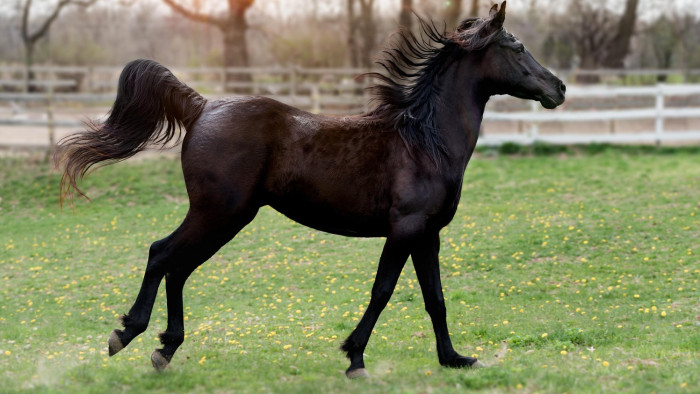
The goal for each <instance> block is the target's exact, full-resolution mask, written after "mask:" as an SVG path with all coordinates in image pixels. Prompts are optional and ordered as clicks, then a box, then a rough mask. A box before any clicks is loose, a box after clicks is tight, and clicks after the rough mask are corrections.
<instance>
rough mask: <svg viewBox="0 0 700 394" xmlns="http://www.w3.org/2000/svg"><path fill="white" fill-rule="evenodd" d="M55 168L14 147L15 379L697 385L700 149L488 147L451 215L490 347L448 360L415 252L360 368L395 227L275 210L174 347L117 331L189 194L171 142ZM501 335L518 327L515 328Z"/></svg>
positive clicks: (162, 319) (9, 283)
mask: <svg viewBox="0 0 700 394" xmlns="http://www.w3.org/2000/svg"><path fill="white" fill-rule="evenodd" d="M57 182H58V176H57V174H56V173H55V172H51V170H50V169H48V167H46V166H45V165H42V164H40V163H39V162H37V161H34V160H31V159H27V158H22V159H20V158H1V159H0V391H2V392H12V391H23V390H29V391H39V392H44V391H46V392H54V391H65V392H100V393H102V392H107V391H110V392H113V391H116V392H138V391H155V392H192V391H195V392H239V391H248V392H261V391H262V392H266V391H270V392H285V393H290V392H338V391H340V392H362V393H367V392H431V391H441V392H442V391H460V390H464V389H475V390H480V391H487V392H556V393H560V392H590V393H598V392H602V391H608V392H617V391H627V392H658V393H668V392H698V391H699V390H700V378H699V377H700V374H698V371H700V362H699V361H698V360H699V356H700V333H699V329H700V326H699V320H698V319H700V292H699V291H698V286H699V285H698V280H699V279H700V263H699V261H700V154H694V153H692V152H690V153H688V152H685V153H683V152H680V153H676V154H658V153H644V154H629V153H625V152H603V153H601V154H596V155H589V154H573V155H571V154H569V155H567V156H566V157H562V156H546V157H537V156H527V157H522V156H498V155H496V156H490V155H487V154H482V155H481V156H480V157H477V158H475V159H474V160H473V162H472V163H471V164H470V167H469V168H468V169H467V172H466V179H465V188H464V192H463V195H462V200H461V201H462V202H461V206H460V209H459V211H458V213H457V216H456V217H455V220H454V222H453V223H452V224H451V225H450V226H449V227H448V228H446V229H445V230H443V232H442V252H441V257H442V260H441V268H442V277H443V283H444V286H445V298H446V302H447V312H448V313H447V314H448V324H449V326H450V328H451V332H452V338H453V342H454V344H455V347H456V348H457V350H458V351H460V352H462V353H463V354H466V355H478V357H479V358H480V359H481V360H482V361H483V362H484V363H486V364H487V365H488V366H489V367H488V368H485V369H480V370H474V371H464V370H452V369H445V368H441V367H440V366H439V364H438V362H437V356H436V354H435V339H434V336H433V333H432V329H431V324H430V321H429V319H428V317H427V314H426V313H425V311H424V309H423V300H422V296H421V293H420V289H419V287H418V284H417V281H416V278H415V273H414V271H413V269H412V266H411V265H410V263H409V264H408V265H407V266H406V268H405V269H404V272H403V274H402V276H401V279H400V280H399V284H398V287H397V289H396V292H395V294H394V296H393V297H392V300H391V302H390V305H389V306H388V308H387V309H386V310H385V312H384V314H383V315H382V316H381V318H380V320H379V322H378V324H377V326H376V329H375V334H374V335H373V336H372V338H371V340H370V343H369V346H368V348H367V350H366V357H365V362H366V364H367V368H368V370H369V372H370V373H371V374H372V378H370V379H368V380H363V381H349V380H347V379H346V378H345V376H344V374H343V372H344V370H345V368H346V367H347V366H348V362H347V360H346V359H345V358H344V355H343V354H342V353H341V352H340V351H338V347H339V346H340V344H341V341H342V340H343V339H344V338H345V337H346V336H347V335H348V334H349V333H350V332H351V330H352V329H353V327H354V326H355V324H356V323H357V321H358V319H359V318H360V316H361V314H362V312H363V310H364V308H365V307H366V306H367V303H368V301H369V291H370V289H371V286H372V282H373V278H374V272H375V269H376V265H377V259H378V256H379V253H380V250H381V245H382V240H381V239H364V240H361V239H352V238H342V237H337V236H331V235H328V234H324V233H320V232H316V231H313V230H310V229H308V228H304V227H301V226H299V225H296V224H294V223H293V222H291V221H290V220H288V219H286V218H285V217H283V216H281V215H280V214H278V213H276V212H274V211H272V210H270V209H264V210H262V211H261V212H260V214H259V215H258V217H257V218H256V220H255V221H254V222H253V223H252V224H251V225H249V226H248V227H247V228H246V229H245V230H244V231H243V232H242V233H241V234H239V236H238V237H237V238H236V239H235V240H234V241H233V242H231V243H229V244H228V245H227V246H226V247H224V248H223V249H222V250H221V251H220V252H219V253H217V254H216V256H214V257H213V258H212V259H211V260H210V261H208V262H207V263H206V264H204V265H203V266H202V267H200V269H198V270H197V271H196V272H195V273H194V274H193V275H192V277H191V278H190V280H189V281H188V283H187V285H186V287H185V308H186V310H185V315H186V322H185V323H186V329H187V338H186V341H185V343H184V345H183V346H182V347H181V348H180V351H179V352H178V353H177V354H176V355H175V358H174V359H173V362H172V364H171V366H172V368H170V369H169V370H167V371H165V372H164V373H156V372H154V371H153V370H152V367H151V365H150V358H149V357H150V354H151V351H152V350H153V349H154V348H156V347H159V343H158V341H157V338H156V336H157V333H158V332H160V331H162V330H164V329H165V325H166V313H165V311H166V305H165V294H164V293H165V291H164V288H163V286H161V290H160V293H159V296H158V299H157V301H156V305H155V309H154V313H153V316H152V319H151V325H150V326H149V329H148V331H147V332H146V333H144V334H143V335H142V336H141V337H139V338H138V339H137V340H135V341H134V342H133V343H132V344H131V345H130V346H129V347H128V348H127V349H125V350H124V351H122V352H121V353H119V354H118V355H116V356H115V357H113V358H109V357H108V356H107V352H106V343H107V336H108V335H109V333H110V331H111V330H112V329H114V328H117V327H118V321H117V317H118V316H119V315H121V314H123V313H125V312H127V311H128V309H129V307H130V306H131V303H132V302H133V299H134V298H135V296H136V293H137V292H138V289H139V286H140V281H141V276H142V272H143V268H144V267H145V264H146V257H147V254H148V247H149V245H150V244H151V243H152V242H153V241H155V240H158V239H160V238H162V237H164V236H166V235H167V234H169V233H170V232H171V231H172V230H173V229H174V228H175V227H176V226H177V225H178V224H179V222H180V221H181V219H182V218H183V217H184V215H185V212H186V211H187V198H186V194H185V191H184V184H183V180H182V176H181V172H180V168H179V162H178V161H177V160H175V159H173V158H159V159H143V160H135V161H133V162H127V163H122V164H119V165H116V166H111V167H107V168H104V169H100V170H98V171H97V172H96V173H94V174H93V175H92V176H91V177H89V178H88V180H87V181H86V183H84V186H85V189H86V191H87V192H88V194H89V195H90V197H92V199H93V202H92V203H88V202H86V201H82V200H81V201H76V204H75V206H74V207H73V208H71V207H70V206H68V207H64V209H63V210H61V209H60V208H59V206H58V198H57ZM504 341H505V342H504Z"/></svg>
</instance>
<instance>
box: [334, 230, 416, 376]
mask: <svg viewBox="0 0 700 394" xmlns="http://www.w3.org/2000/svg"><path fill="white" fill-rule="evenodd" d="M409 243H410V242H408V241H407V240H405V239H402V238H401V237H397V238H392V237H389V238H388V239H387V241H386V243H385V244H384V250H383V251H382V256H381V258H380V259H379V267H378V268H377V276H376V277H375V279H374V285H373V286H372V296H371V298H370V301H369V305H368V306H367V310H365V313H364V315H363V316H362V319H361V320H360V323H358V325H357V327H356V328H355V330H354V331H353V332H352V334H350V336H349V337H348V338H347V339H346V340H345V342H344V343H343V345H342V346H341V349H342V350H344V351H345V352H346V353H347V357H348V358H349V359H350V367H349V368H348V369H347V371H345V374H346V375H347V377H348V378H351V379H352V378H364V377H368V376H369V374H368V373H367V371H366V370H365V362H364V358H363V352H364V350H365V347H366V346H367V342H368V341H369V337H370V335H371V334H372V329H373V328H374V325H375V324H376V323H377V319H379V315H380V314H381V313H382V311H383V310H384V307H386V304H387V303H388V302H389V299H390V298H391V294H392V293H393V292H394V287H396V282H397V281H398V279H399V276H400V275H401V270H402V269H403V266H404V265H405V264H406V259H408V255H409V253H410V252H409Z"/></svg>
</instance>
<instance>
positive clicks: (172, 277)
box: [151, 208, 258, 371]
mask: <svg viewBox="0 0 700 394" xmlns="http://www.w3.org/2000/svg"><path fill="white" fill-rule="evenodd" d="M257 211H258V210H257V208H255V209H249V210H247V211H245V212H241V213H239V214H237V215H236V216H235V217H233V218H232V219H231V221H230V222H229V223H227V224H226V226H225V228H224V229H222V230H223V232H222V233H219V234H218V237H217V238H218V242H217V241H213V242H211V243H210V245H209V247H207V248H205V249H200V251H201V252H202V253H200V254H199V255H198V256H184V257H185V260H186V261H181V263H179V264H175V265H173V266H172V268H171V269H169V270H168V272H167V274H166V276H165V291H166V293H167V296H168V328H167V329H166V330H165V332H162V333H161V334H160V335H159V337H160V342H161V344H163V348H162V349H156V350H155V351H153V354H152V355H151V362H152V363H153V367H154V368H155V369H157V370H159V371H160V370H162V369H163V368H165V367H166V366H168V364H169V363H170V360H171V359H172V357H173V355H174V354H175V351H176V350H177V348H178V347H179V346H180V345H181V344H182V342H183V341H184V340H185V325H184V318H183V303H182V290H183V287H184V285H185V282H186V281H187V278H188V277H189V276H190V274H191V273H192V272H193V271H194V270H195V269H196V268H197V267H198V266H199V265H200V264H202V263H203V262H204V261H205V260H206V259H208V258H209V257H211V255H213V254H214V253H216V250H218V249H219V247H220V246H223V244H225V243H226V242H228V241H229V240H230V239H231V238H233V237H234V236H235V235H236V234H237V233H238V232H239V231H240V230H241V229H242V228H243V227H245V226H246V225H247V224H248V223H250V222H251V221H252V220H253V218H254V217H255V215H256V213H257ZM217 245H219V246H217ZM182 258H183V257H180V259H182Z"/></svg>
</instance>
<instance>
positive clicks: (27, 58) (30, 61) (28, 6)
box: [20, 0, 97, 91]
mask: <svg viewBox="0 0 700 394" xmlns="http://www.w3.org/2000/svg"><path fill="white" fill-rule="evenodd" d="M95 2H97V0H60V1H59V2H58V3H57V4H56V5H55V6H54V8H53V9H52V10H50V12H49V16H48V17H47V18H46V19H44V21H43V22H41V23H39V24H38V26H39V27H38V28H37V29H36V30H34V31H33V32H32V31H30V29H31V27H30V25H31V21H30V19H31V18H30V13H31V10H32V0H24V3H23V4H22V3H20V6H21V7H22V23H21V27H20V28H21V35H22V42H23V43H24V64H25V66H26V69H27V78H26V87H25V89H26V90H27V91H34V90H35V88H34V86H33V84H32V81H33V80H34V75H35V74H34V71H33V70H32V67H33V66H34V50H35V49H36V43H37V42H38V41H39V40H40V39H41V38H43V37H45V36H46V35H47V34H48V32H49V29H50V28H51V24H53V23H54V22H55V21H56V19H57V18H58V16H59V14H60V13H61V11H62V10H63V9H64V8H65V7H66V6H69V5H76V6H81V7H89V6H91V5H93V4H95Z"/></svg>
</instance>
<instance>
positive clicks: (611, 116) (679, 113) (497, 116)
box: [480, 84, 700, 145]
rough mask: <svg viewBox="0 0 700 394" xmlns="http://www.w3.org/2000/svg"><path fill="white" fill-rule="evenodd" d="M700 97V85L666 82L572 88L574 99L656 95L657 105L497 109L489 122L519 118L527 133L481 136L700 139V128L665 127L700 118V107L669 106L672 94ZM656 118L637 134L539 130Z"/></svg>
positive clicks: (554, 140) (557, 140)
mask: <svg viewBox="0 0 700 394" xmlns="http://www.w3.org/2000/svg"><path fill="white" fill-rule="evenodd" d="M691 95H694V96H700V85H664V84H659V85H656V86H651V87H605V86H591V87H582V86H579V87H572V88H570V89H568V90H567V93H566V96H567V99H574V98H583V97H585V98H614V97H622V96H632V97H645V96H646V97H649V96H651V97H654V98H655V100H654V101H655V106H654V107H651V108H635V109H614V110H587V111H573V110H572V111H569V110H566V107H560V108H559V109H556V110H552V111H547V110H542V109H541V108H539V105H537V104H536V103H533V105H531V111H528V112H493V111H487V112H486V113H485V114H484V120H485V121H519V122H528V123H530V124H531V127H530V130H529V132H527V133H518V134H493V135H488V134H487V135H485V136H483V138H480V142H481V143H482V144H486V145H489V144H490V145H495V144H501V143H504V142H516V143H521V144H531V143H533V142H536V141H538V142H545V143H551V144H581V143H593V142H598V143H649V142H654V143H656V144H662V143H663V142H671V141H694V142H696V143H697V142H700V128H699V129H698V130H683V131H667V130H665V128H664V124H665V121H666V120H667V119H678V118H684V119H695V118H697V119H700V107H691V108H667V106H666V101H667V98H668V97H671V96H675V97H677V96H691ZM639 119H653V120H654V129H653V130H642V131H636V132H634V133H619V134H617V133H610V132H609V131H608V132H597V133H586V134H574V133H566V134H558V135H543V134H540V132H539V125H540V124H541V123H547V122H561V123H575V122H578V123H580V122H591V121H618V120H639Z"/></svg>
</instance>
